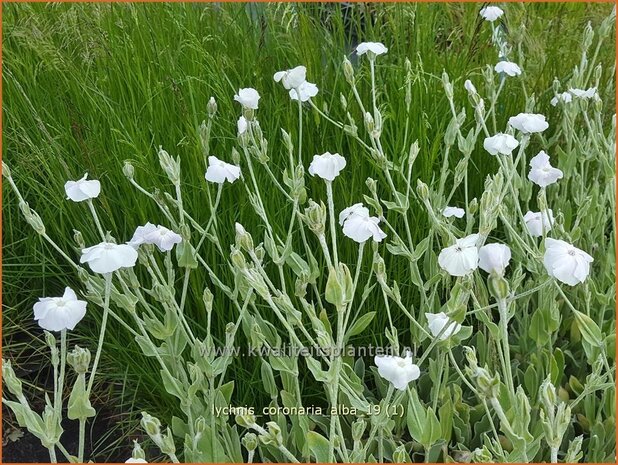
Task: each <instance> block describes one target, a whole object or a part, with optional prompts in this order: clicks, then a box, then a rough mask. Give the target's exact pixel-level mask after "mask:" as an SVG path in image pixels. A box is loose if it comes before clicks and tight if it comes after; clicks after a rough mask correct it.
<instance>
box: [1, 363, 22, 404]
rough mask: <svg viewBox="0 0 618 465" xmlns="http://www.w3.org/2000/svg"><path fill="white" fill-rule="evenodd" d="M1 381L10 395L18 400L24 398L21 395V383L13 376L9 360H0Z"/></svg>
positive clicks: (13, 372)
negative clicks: (0, 366) (0, 368)
mask: <svg viewBox="0 0 618 465" xmlns="http://www.w3.org/2000/svg"><path fill="white" fill-rule="evenodd" d="M2 381H3V382H4V385H5V386H6V387H7V388H8V389H9V391H10V392H11V394H13V395H14V396H15V397H17V398H18V399H20V400H21V399H22V398H23V397H24V395H23V393H22V386H21V381H20V380H19V378H18V377H17V376H16V375H15V371H13V366H12V364H11V361H10V360H5V359H2Z"/></svg>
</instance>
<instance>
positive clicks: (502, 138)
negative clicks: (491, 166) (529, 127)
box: [483, 132, 519, 155]
mask: <svg viewBox="0 0 618 465" xmlns="http://www.w3.org/2000/svg"><path fill="white" fill-rule="evenodd" d="M517 147H519V142H518V141H517V139H515V138H514V137H513V136H511V135H510V134H503V133H501V132H499V133H498V134H496V135H495V136H491V137H486V138H485V140H484V141H483V148H484V149H485V150H487V151H488V152H489V153H490V154H491V155H497V154H500V155H510V154H511V153H513V150H515V149H516V148H517Z"/></svg>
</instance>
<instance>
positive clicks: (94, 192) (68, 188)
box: [64, 173, 101, 202]
mask: <svg viewBox="0 0 618 465" xmlns="http://www.w3.org/2000/svg"><path fill="white" fill-rule="evenodd" d="M87 177H88V173H86V174H84V177H83V178H81V179H79V180H77V181H67V182H66V183H65V184H64V191H65V192H66V194H67V199H70V200H72V201H73V202H82V201H84V200H88V199H96V198H97V197H98V196H99V194H100V193H101V183H100V182H99V181H97V180H95V179H91V180H90V181H88V180H87V179H86V178H87Z"/></svg>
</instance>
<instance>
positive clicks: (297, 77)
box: [273, 66, 307, 90]
mask: <svg viewBox="0 0 618 465" xmlns="http://www.w3.org/2000/svg"><path fill="white" fill-rule="evenodd" d="M273 79H274V80H275V82H281V84H283V87H285V88H286V89H288V90H289V89H296V88H297V87H300V85H301V84H302V83H303V82H305V80H306V79H307V68H305V67H304V66H297V67H296V68H292V69H288V70H287V71H279V72H277V73H275V75H274V76H273Z"/></svg>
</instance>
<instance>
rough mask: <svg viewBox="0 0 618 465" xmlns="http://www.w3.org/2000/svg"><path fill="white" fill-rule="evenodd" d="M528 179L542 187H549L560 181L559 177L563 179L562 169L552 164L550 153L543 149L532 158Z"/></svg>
mask: <svg viewBox="0 0 618 465" xmlns="http://www.w3.org/2000/svg"><path fill="white" fill-rule="evenodd" d="M528 179H530V181H532V182H533V183H535V184H537V185H539V186H541V187H547V186H549V185H550V184H553V183H555V182H556V181H558V179H562V171H560V170H559V169H558V168H554V167H553V166H551V164H550V163H549V155H547V154H546V153H545V152H544V151H543V150H541V151H540V152H539V153H538V154H537V155H536V156H535V157H534V158H533V159H532V160H530V172H529V173H528Z"/></svg>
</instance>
